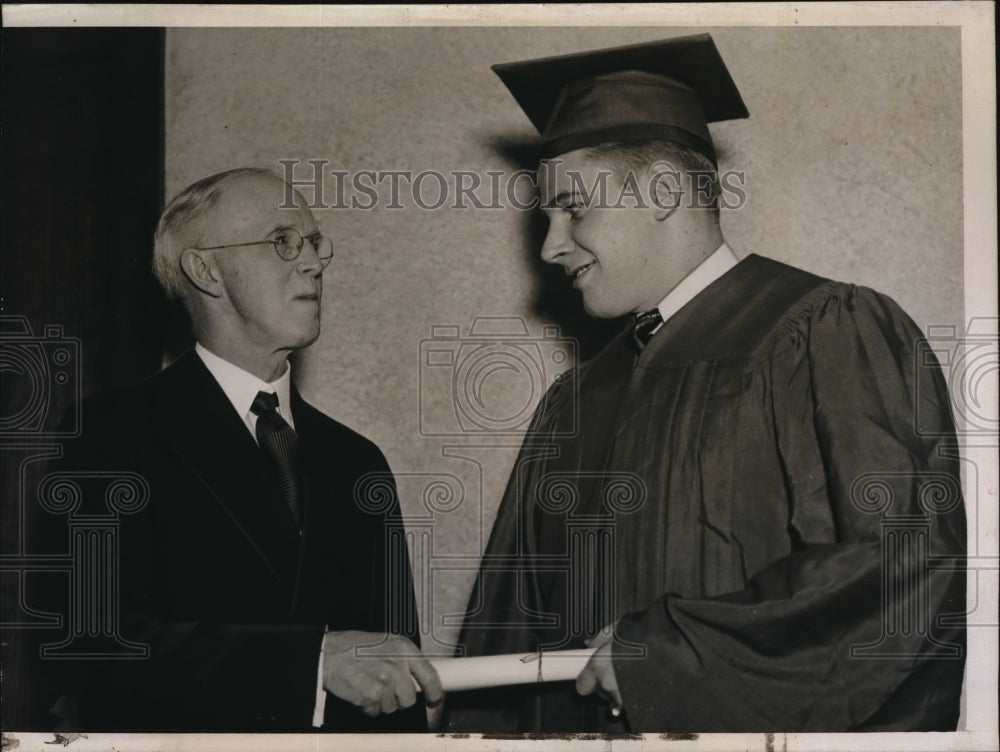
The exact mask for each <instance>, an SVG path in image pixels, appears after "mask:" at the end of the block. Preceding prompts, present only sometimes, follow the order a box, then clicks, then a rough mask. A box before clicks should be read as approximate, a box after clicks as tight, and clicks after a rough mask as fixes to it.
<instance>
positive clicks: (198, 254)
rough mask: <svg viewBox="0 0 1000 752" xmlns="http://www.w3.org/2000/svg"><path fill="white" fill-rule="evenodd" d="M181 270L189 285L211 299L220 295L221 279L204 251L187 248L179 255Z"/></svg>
mask: <svg viewBox="0 0 1000 752" xmlns="http://www.w3.org/2000/svg"><path fill="white" fill-rule="evenodd" d="M181 269H182V270H183V272H184V276H185V277H187V278H188V279H189V280H190V281H191V284H192V285H194V286H195V287H197V288H198V289H199V290H201V291H202V292H203V293H205V294H206V295H211V296H212V297H213V298H218V297H221V295H222V278H221V276H220V275H219V270H218V269H217V268H216V266H215V265H214V264H213V263H212V262H211V261H210V260H209V258H208V257H207V255H206V254H205V252H204V251H199V250H198V249H197V248H187V249H185V250H184V251H183V252H182V253H181Z"/></svg>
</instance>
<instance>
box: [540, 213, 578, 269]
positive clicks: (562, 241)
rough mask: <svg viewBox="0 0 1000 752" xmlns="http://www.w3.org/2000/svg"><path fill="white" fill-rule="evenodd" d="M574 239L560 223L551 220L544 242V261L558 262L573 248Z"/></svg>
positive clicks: (542, 254) (548, 262) (549, 262)
mask: <svg viewBox="0 0 1000 752" xmlns="http://www.w3.org/2000/svg"><path fill="white" fill-rule="evenodd" d="M573 247H574V246H573V240H572V239H571V238H570V236H569V233H568V232H566V230H565V229H564V228H563V227H562V225H561V224H560V223H557V222H550V223H549V231H548V232H547V233H546V234H545V242H544V243H542V252H541V256H542V261H544V262H546V263H547V264H558V263H559V260H560V259H561V258H562V257H563V256H564V255H566V254H567V253H570V252H572V250H573Z"/></svg>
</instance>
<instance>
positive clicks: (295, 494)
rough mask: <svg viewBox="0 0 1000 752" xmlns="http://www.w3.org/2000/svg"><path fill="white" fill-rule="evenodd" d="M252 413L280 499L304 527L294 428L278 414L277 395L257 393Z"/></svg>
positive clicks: (296, 439) (296, 438)
mask: <svg viewBox="0 0 1000 752" xmlns="http://www.w3.org/2000/svg"><path fill="white" fill-rule="evenodd" d="M250 412H252V413H253V414H254V415H256V416H257V442H258V443H259V444H260V446H261V448H263V449H264V451H265V452H267V456H268V457H270V459H271V464H272V465H273V467H274V470H275V472H276V473H277V474H278V481H279V483H280V484H281V495H282V496H283V497H284V498H285V501H286V502H287V503H288V508H289V509H290V510H291V512H292V516H293V517H294V518H295V523H296V524H297V525H301V516H300V514H299V476H298V473H297V471H296V470H297V465H298V462H297V457H298V448H299V440H298V437H297V436H296V435H295V431H293V430H292V427H291V426H290V425H288V423H286V422H285V419H284V418H282V417H281V414H280V413H278V395H277V394H272V393H270V392H257V396H256V397H255V398H254V401H253V404H252V405H250Z"/></svg>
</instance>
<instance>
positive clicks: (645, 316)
mask: <svg viewBox="0 0 1000 752" xmlns="http://www.w3.org/2000/svg"><path fill="white" fill-rule="evenodd" d="M662 323H663V317H662V316H661V315H660V309H659V308H654V309H653V310H651V311H646V312H644V313H640V314H638V315H637V316H636V317H635V321H634V322H633V323H632V337H631V343H632V349H633V350H635V352H636V354H639V353H641V352H642V350H643V348H644V347H646V344H647V343H648V342H649V340H650V338H652V336H653V331H654V330H655V329H656V327H658V326H659V325H660V324H662Z"/></svg>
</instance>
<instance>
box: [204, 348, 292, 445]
mask: <svg viewBox="0 0 1000 752" xmlns="http://www.w3.org/2000/svg"><path fill="white" fill-rule="evenodd" d="M194 350H195V352H196V353H198V357H200V358H201V360H202V362H203V363H204V364H205V367H206V368H207V369H208V370H209V372H210V373H211V374H212V376H213V377H214V378H215V380H216V381H218V382H219V386H221V387H222V391H224V392H225V393H226V396H227V397H228V398H229V401H230V402H232V403H233V407H234V408H236V412H237V413H239V416H240V419H241V420H243V421H246V420H247V415H248V414H249V413H250V405H252V404H253V401H254V398H255V397H256V396H257V392H273V393H274V394H277V395H278V412H279V413H280V414H281V417H282V418H284V419H285V420H286V421H287V422H288V425H290V426H291V427H292V428H295V421H294V420H293V419H292V403H291V391H292V364H291V363H288V364H287V365H286V366H285V372H284V373H283V374H281V376H279V377H278V378H277V379H275V380H274V381H272V382H270V383H268V382H266V381H263V380H262V379H259V378H257V377H256V376H254V375H253V374H252V373H250V372H248V371H244V370H243V369H242V368H240V367H239V366H235V365H233V364H232V363H230V362H229V361H228V360H224V359H222V358H220V357H219V356H218V355H216V354H215V353H213V352H211V351H210V350H208V349H206V348H205V347H204V346H203V345H202V344H201V343H200V342H198V343H196V344H195V346H194Z"/></svg>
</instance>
